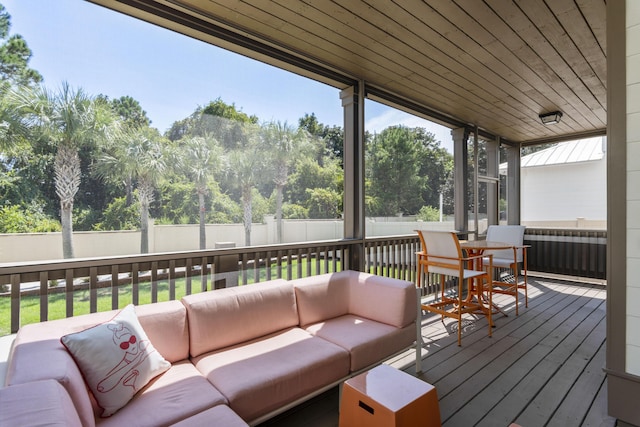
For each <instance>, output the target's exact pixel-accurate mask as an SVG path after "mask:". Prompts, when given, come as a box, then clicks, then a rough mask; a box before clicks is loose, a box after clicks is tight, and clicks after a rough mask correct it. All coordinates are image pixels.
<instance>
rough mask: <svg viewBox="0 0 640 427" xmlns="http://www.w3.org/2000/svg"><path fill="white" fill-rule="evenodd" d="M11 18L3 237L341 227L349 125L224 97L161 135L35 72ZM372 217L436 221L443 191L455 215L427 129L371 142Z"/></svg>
mask: <svg viewBox="0 0 640 427" xmlns="http://www.w3.org/2000/svg"><path fill="white" fill-rule="evenodd" d="M9 30H10V15H9V14H8V13H7V12H6V10H5V9H4V7H2V6H1V5H0V39H1V41H2V43H1V44H0V79H1V85H0V232H4V233H7V232H9V233H15V232H34V231H40V232H47V231H61V232H62V240H63V254H64V257H65V258H71V257H73V256H74V252H73V230H125V229H139V230H140V231H141V234H142V237H141V246H140V251H141V252H142V253H146V252H147V251H148V224H149V218H153V219H154V220H155V221H156V223H161V224H186V223H190V224H193V223H198V224H199V225H200V236H199V246H200V248H202V249H204V248H206V245H207V243H206V235H205V224H207V223H243V224H244V230H245V244H247V245H250V244H251V224H252V222H261V221H262V219H263V217H264V215H267V214H269V215H274V216H275V218H276V229H277V236H278V238H279V239H281V237H282V220H283V219H286V218H289V219H294V218H299V219H303V218H339V217H340V216H341V214H342V197H343V170H342V161H343V146H344V139H343V129H342V128H341V127H339V126H328V125H324V124H322V123H320V122H319V121H318V119H317V117H316V116H315V114H313V113H312V114H304V115H303V116H302V117H301V118H300V119H299V120H298V123H296V124H291V123H287V122H282V121H277V120H275V121H266V122H261V121H260V120H259V118H258V117H256V116H254V115H248V114H246V113H244V112H243V111H242V110H241V109H239V108H237V107H236V106H235V104H233V103H227V102H225V101H223V100H222V99H220V98H218V99H215V100H213V101H211V102H210V103H209V104H207V105H205V106H198V107H197V108H195V109H194V111H193V113H191V114H190V115H189V116H188V117H185V118H183V119H180V120H176V121H175V122H174V123H173V125H172V126H171V127H170V129H169V130H167V131H166V132H164V133H160V132H159V131H158V130H157V129H156V128H154V127H153V126H152V122H151V120H150V119H149V117H148V116H147V113H146V112H145V111H144V109H143V108H142V106H141V105H140V103H139V102H138V101H137V100H135V99H134V98H132V97H130V96H122V97H119V98H113V99H111V98H109V97H107V96H105V95H101V94H99V95H91V94H88V93H86V92H85V91H84V90H83V89H82V88H76V87H73V86H72V85H71V84H69V83H67V82H63V83H62V84H61V85H60V87H59V88H55V89H51V88H48V87H47V86H45V85H44V84H43V83H42V81H43V78H42V76H41V75H40V74H39V73H38V72H37V71H35V70H32V69H30V68H29V65H28V62H29V59H30V57H31V51H30V50H29V48H28V46H27V44H26V42H25V41H24V39H22V37H20V36H19V35H9V33H10V31H9ZM365 147H366V149H365V162H366V163H365V164H366V168H365V171H366V172H365V174H366V182H365V194H366V200H365V203H366V213H367V215H368V216H390V215H394V216H395V215H398V214H406V215H416V214H419V215H421V216H422V217H423V218H424V219H433V215H434V210H435V211H437V208H438V205H439V197H440V194H441V193H442V194H444V195H445V210H446V212H447V213H449V212H451V211H452V191H453V190H452V177H451V173H452V169H453V159H452V156H451V155H450V154H449V153H448V152H447V151H446V150H445V149H443V148H442V147H440V143H439V142H438V141H436V140H435V139H434V135H433V134H431V133H429V132H427V131H426V130H425V129H422V128H408V127H404V126H392V127H389V128H387V129H385V130H383V131H382V132H380V133H374V134H370V133H367V134H366V136H365Z"/></svg>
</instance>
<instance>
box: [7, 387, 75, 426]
mask: <svg viewBox="0 0 640 427" xmlns="http://www.w3.org/2000/svg"><path fill="white" fill-rule="evenodd" d="M0 425H3V426H35V425H47V426H60V427H82V423H81V422H80V418H79V417H78V413H77V412H76V408H75V407H74V406H73V402H72V401H71V398H70V397H69V395H68V394H67V391H66V390H65V389H64V387H62V385H60V383H58V382H57V381H55V380H44V381H35V382H30V383H24V384H17V385H13V386H10V387H5V388H3V389H0Z"/></svg>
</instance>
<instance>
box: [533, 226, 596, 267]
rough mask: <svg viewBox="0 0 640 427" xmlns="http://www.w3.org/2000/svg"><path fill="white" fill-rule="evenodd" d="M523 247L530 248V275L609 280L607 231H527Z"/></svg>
mask: <svg viewBox="0 0 640 427" xmlns="http://www.w3.org/2000/svg"><path fill="white" fill-rule="evenodd" d="M524 243H525V244H527V245H530V246H531V247H530V248H529V251H528V252H527V255H528V267H529V270H531V271H539V272H544V273H554V274H562V275H567V276H575V277H585V278H592V279H606V278H607V231H606V230H585V229H580V228H575V229H556V228H528V227H527V229H526V231H525V235H524Z"/></svg>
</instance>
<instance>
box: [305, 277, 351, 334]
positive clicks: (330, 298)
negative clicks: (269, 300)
mask: <svg viewBox="0 0 640 427" xmlns="http://www.w3.org/2000/svg"><path fill="white" fill-rule="evenodd" d="M351 280H357V273H356V272H354V271H341V272H339V273H328V274H321V275H318V276H311V277H305V278H303V279H299V280H295V281H294V282H293V283H294V289H295V292H296V302H297V304H298V316H299V319H300V326H301V327H303V328H304V327H306V326H308V325H311V324H314V323H318V322H322V321H323V320H327V319H333V318H334V317H338V316H343V315H345V314H347V313H348V312H349V282H350V281H351Z"/></svg>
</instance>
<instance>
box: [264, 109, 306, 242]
mask: <svg viewBox="0 0 640 427" xmlns="http://www.w3.org/2000/svg"><path fill="white" fill-rule="evenodd" d="M264 134H265V142H266V144H267V153H268V155H269V164H270V165H271V167H272V168H273V172H274V174H273V182H274V184H275V186H276V239H277V242H278V243H281V242H282V197H283V189H284V186H285V185H286V184H287V179H288V178H289V170H290V168H291V165H292V163H293V161H294V160H295V159H297V158H299V156H300V155H301V154H302V153H303V152H304V143H305V142H306V135H305V132H304V131H302V130H300V129H296V128H294V127H293V126H290V125H289V124H287V122H284V123H282V122H279V121H272V122H269V123H267V124H266V125H265V126H264Z"/></svg>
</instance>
